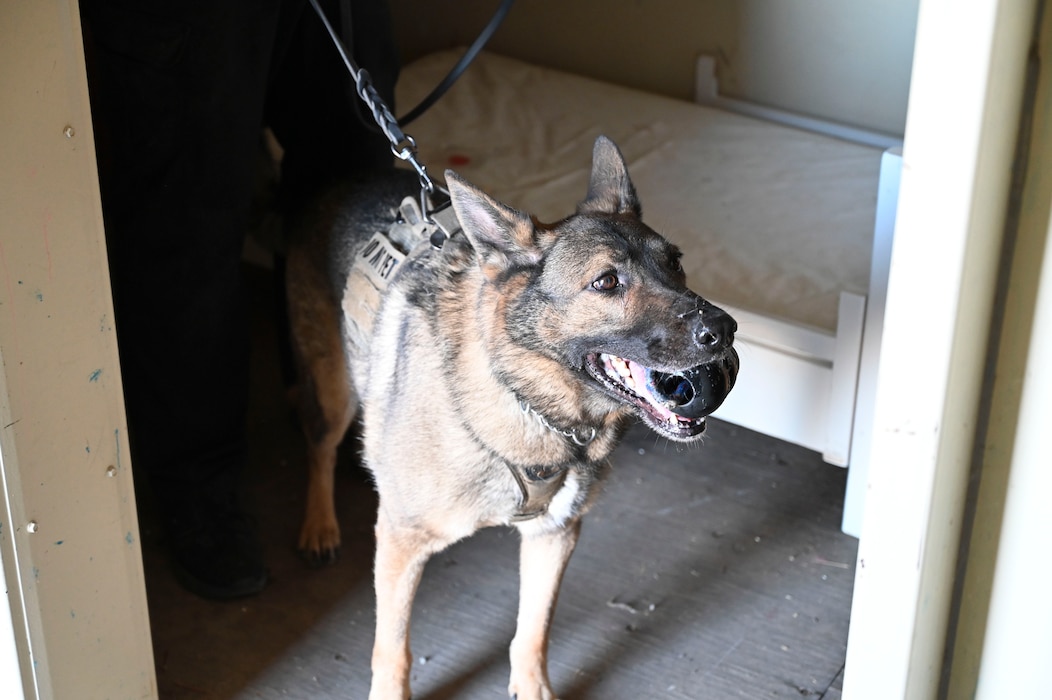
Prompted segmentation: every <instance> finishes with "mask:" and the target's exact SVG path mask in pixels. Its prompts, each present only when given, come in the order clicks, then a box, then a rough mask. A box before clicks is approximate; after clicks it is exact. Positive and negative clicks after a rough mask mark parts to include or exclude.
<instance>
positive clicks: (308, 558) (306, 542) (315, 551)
mask: <svg viewBox="0 0 1052 700" xmlns="http://www.w3.org/2000/svg"><path fill="white" fill-rule="evenodd" d="M298 550H299V553H300V558H301V559H303V561H305V562H306V563H307V564H308V565H310V566H312V567H320V566H326V565H329V564H335V563H336V560H338V559H339V558H340V527H339V525H337V524H336V523H335V522H333V523H318V522H313V521H311V520H307V521H306V522H304V523H303V529H302V530H300V539H299V546H298Z"/></svg>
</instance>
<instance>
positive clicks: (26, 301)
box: [0, 0, 157, 700]
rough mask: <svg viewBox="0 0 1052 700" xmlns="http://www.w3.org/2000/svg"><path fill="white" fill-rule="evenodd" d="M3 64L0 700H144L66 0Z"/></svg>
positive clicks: (20, 19)
mask: <svg viewBox="0 0 1052 700" xmlns="http://www.w3.org/2000/svg"><path fill="white" fill-rule="evenodd" d="M0 66H2V67H0V95H2V97H0V125H2V128H0V153H2V154H3V157H2V160H0V212H2V214H0V566H2V573H3V581H2V582H3V584H4V588H3V590H4V592H5V593H6V594H7V595H6V599H5V600H3V601H0V607H4V608H5V610H4V614H0V697H4V698H17V697H25V698H30V699H32V700H38V699H40V700H44V699H51V698H58V699H64V698H106V697H109V698H135V699H140V698H144V699H145V698H155V697H156V696H157V689H156V681H155V678H154V666H153V651H152V646H151V642H150V626H149V620H148V615H147V608H146V589H145V585H144V578H143V570H142V557H141V553H140V548H139V529H138V526H137V524H136V515H135V494H134V490H133V488H132V479H131V464H130V461H129V457H128V443H127V431H126V430H125V416H124V404H123V401H122V388H121V377H120V368H119V365H118V361H117V342H116V337H115V335H114V327H113V306H112V302H111V299H110V287H109V273H108V267H107V262H106V246H105V241H104V237H103V228H102V208H101V204H100V200H99V186H98V173H97V170H96V163H95V145H94V141H93V138H92V123H91V112H90V109H89V105H88V93H87V79H86V73H85V66H84V51H83V49H82V46H81V30H80V14H79V10H78V7H77V2H76V0H47V1H42V0H5V1H4V2H0Z"/></svg>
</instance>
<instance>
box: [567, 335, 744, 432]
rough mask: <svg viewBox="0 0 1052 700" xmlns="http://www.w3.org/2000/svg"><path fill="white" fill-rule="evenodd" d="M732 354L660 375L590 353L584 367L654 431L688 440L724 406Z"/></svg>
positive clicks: (733, 375)
mask: <svg viewBox="0 0 1052 700" xmlns="http://www.w3.org/2000/svg"><path fill="white" fill-rule="evenodd" d="M737 360H738V358H737V354H736V353H735V352H734V350H733V349H732V350H729V351H728V353H727V355H726V357H725V358H724V359H722V360H717V361H714V362H710V363H707V364H703V365H698V366H696V367H691V368H689V369H686V370H682V371H679V372H661V371H658V370H655V369H651V368H649V367H645V366H643V365H641V364H639V363H638V362H633V361H632V360H627V359H625V358H623V357H617V356H616V355H610V354H607V353H595V354H590V355H588V357H587V358H586V361H585V367H587V369H588V373H589V374H590V375H591V376H592V377H593V378H594V379H595V380H596V381H598V382H599V384H600V385H601V386H602V387H603V388H605V389H606V390H607V392H608V393H611V394H613V395H614V396H616V397H617V398H619V399H621V400H623V401H626V402H628V403H631V404H632V405H634V406H635V407H636V408H637V409H639V413H640V415H641V416H642V417H643V420H644V421H646V423H647V424H648V425H649V426H650V428H651V429H652V430H654V431H655V432H657V433H659V434H661V435H664V436H666V437H668V438H671V439H673V440H690V439H692V438H694V437H697V436H699V435H701V434H702V433H703V432H705V416H708V415H709V414H711V413H712V412H713V411H715V410H716V409H717V408H719V406H720V404H722V403H723V400H724V399H725V398H727V394H728V393H729V392H730V390H731V387H733V386H734V380H735V378H736V377H737V373H738V361H737Z"/></svg>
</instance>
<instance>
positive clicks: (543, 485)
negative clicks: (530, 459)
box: [508, 464, 570, 523]
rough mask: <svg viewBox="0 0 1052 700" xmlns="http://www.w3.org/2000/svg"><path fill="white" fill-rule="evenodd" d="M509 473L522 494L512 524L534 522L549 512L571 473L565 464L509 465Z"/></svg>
mask: <svg viewBox="0 0 1052 700" xmlns="http://www.w3.org/2000/svg"><path fill="white" fill-rule="evenodd" d="M508 471H510V472H511V475H512V476H513V477H515V483H516V484H518V485H519V490H520V491H521V492H522V500H521V501H520V502H519V509H518V511H517V512H516V513H515V515H513V516H511V522H513V523H521V522H523V521H526V520H533V519H534V518H537V517H539V516H541V515H544V514H545V513H547V512H548V506H549V505H551V502H552V499H553V498H555V494H557V493H558V492H559V489H561V488H562V487H563V483H564V482H565V481H566V475H567V473H568V472H569V471H570V470H569V467H568V466H567V465H565V464H562V465H558V466H555V467H523V466H518V465H513V464H508Z"/></svg>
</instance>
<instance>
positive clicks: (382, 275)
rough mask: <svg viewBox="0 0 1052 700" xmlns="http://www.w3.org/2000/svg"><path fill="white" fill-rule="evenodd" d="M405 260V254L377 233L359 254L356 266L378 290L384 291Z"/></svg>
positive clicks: (355, 262)
mask: <svg viewBox="0 0 1052 700" xmlns="http://www.w3.org/2000/svg"><path fill="white" fill-rule="evenodd" d="M403 260H405V254H404V253H402V252H401V251H400V250H398V249H397V248H395V246H394V243H391V241H390V239H389V238H388V237H387V236H385V235H384V234H382V233H380V232H379V231H377V232H376V233H374V234H373V237H372V238H370V239H369V242H368V243H366V244H365V247H364V248H362V250H361V252H360V253H358V257H357V258H356V259H355V261H354V265H355V267H356V268H360V269H361V270H363V271H364V272H365V274H366V275H367V276H368V277H369V279H370V280H372V282H373V284H374V285H376V287H377V288H378V289H380V290H383V289H384V288H386V287H387V285H388V283H389V282H390V281H391V276H392V275H393V274H394V272H395V270H396V269H398V266H399V265H400V264H401V263H402V261H403Z"/></svg>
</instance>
